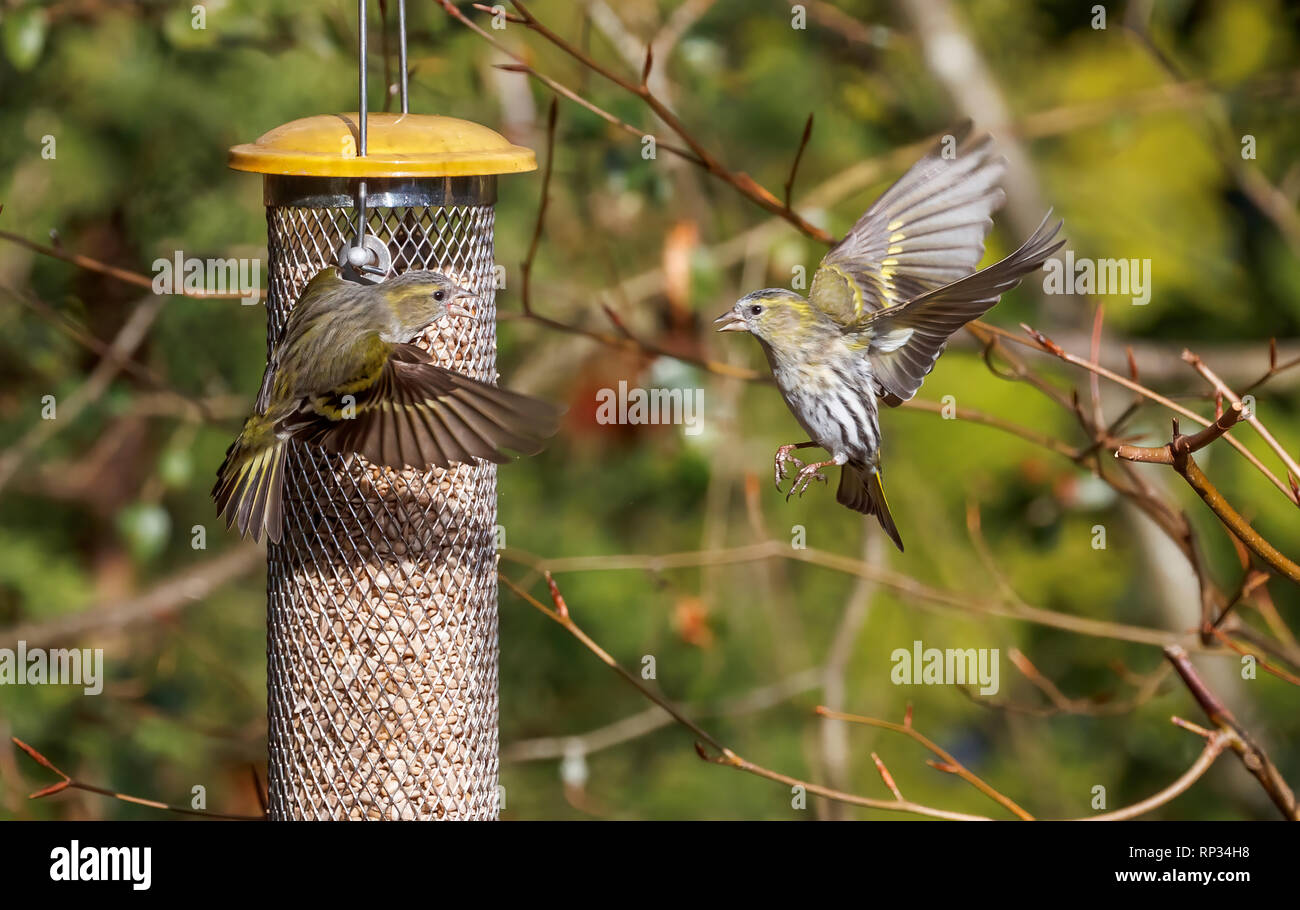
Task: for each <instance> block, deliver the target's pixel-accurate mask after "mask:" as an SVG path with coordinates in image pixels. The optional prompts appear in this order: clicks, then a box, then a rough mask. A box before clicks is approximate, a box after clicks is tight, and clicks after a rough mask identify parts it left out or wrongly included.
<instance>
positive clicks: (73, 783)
mask: <svg viewBox="0 0 1300 910" xmlns="http://www.w3.org/2000/svg"><path fill="white" fill-rule="evenodd" d="M12 739H13V743H14V745H15V746H17V747H18V748H19V749H22V750H23V751H24V752H26V753H27V755H28V756H29V757H30V758H31V759H32V760H33V761H34V762H36V763H37V764H39V765H41V766H42V767H44V768H48V769H49V770H50V771H53V772H54V773H55V774H57V775H58V776H59V777H61V778H62V780H60V781H59V782H58V783H55V784H50V785H49V786H48V787H43V788H41V789H40V790H37V791H36V792H35V793H33V794H31V795H30V796H28V797H27V798H28V799H42V798H44V797H46V796H53V795H54V794H55V793H60V792H62V791H63V790H84V791H85V792H87V793H98V794H99V795H101V796H111V797H112V798H113V799H117V800H121V801H122V802H124V803H135V804H136V805H137V806H148V807H149V808H151V809H163V810H166V811H167V812H175V813H177V814H178V815H201V816H203V817H204V818H215V819H221V820H224V821H241V822H260V821H265V820H266V817H265V816H263V815H226V814H224V813H221V812H209V811H208V810H206V809H191V808H189V807H188V806H173V805H169V804H168V803H164V802H159V801H158V800H156V799H144V798H143V797H139V796H130V795H129V794H126V793H118V792H117V791H115V790H109V789H107V788H105V787H97V786H95V785H94V784H88V783H86V782H85V781H80V780H77V779H76V778H74V777H72V776H71V775H69V774H66V773H65V772H63V771H62V770H60V769H59V767H58V766H57V765H55V764H54V762H52V761H50V760H49V759H48V758H46V757H45V756H44V755H42V754H41V753H39V752H37V751H36V750H35V749H33V748H32V747H31V746H29V745H27V743H25V742H23V741H22V740H21V739H19V738H18V737H16V736H15V737H12Z"/></svg>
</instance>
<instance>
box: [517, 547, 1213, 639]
mask: <svg viewBox="0 0 1300 910" xmlns="http://www.w3.org/2000/svg"><path fill="white" fill-rule="evenodd" d="M502 557H503V558H504V559H508V560H512V561H515V562H519V563H522V564H524V565H527V566H530V567H532V568H534V569H538V570H543V569H544V570H547V571H550V572H553V573H560V572H580V571H590V570H594V569H618V570H629V569H636V570H642V571H649V572H662V571H666V570H668V569H676V568H688V567H695V566H716V565H725V564H728V563H747V562H759V561H761V560H765V559H774V558H775V559H790V560H794V561H797V562H805V563H810V564H812V565H817V566H821V567H823V568H827V569H832V570H834V571H837V572H843V573H845V574H848V575H856V576H858V577H861V578H867V579H871V580H873V581H876V582H878V583H879V584H881V585H882V586H883V587H886V588H889V589H891V590H893V591H897V592H900V593H902V594H905V595H907V598H906V599H907V600H908V601H926V602H930V603H934V604H937V605H939V606H941V607H946V608H948V609H957V610H962V611H964V612H968V613H974V614H976V615H987V616H999V617H1003V618H1006V619H1016V620H1022V621H1025V622H1032V623H1037V624H1039V625H1044V626H1052V627H1054V628H1058V629H1065V630H1067V631H1070V632H1074V633H1076V634H1079V635H1090V636H1095V637H1098V638H1111V639H1115V640H1118V641H1130V642H1134V643H1137V644H1144V645H1154V646H1157V647H1164V646H1165V645H1168V644H1172V643H1175V642H1178V643H1184V644H1186V645H1188V646H1191V647H1196V646H1195V645H1194V643H1193V641H1194V639H1193V637H1191V636H1188V635H1186V634H1184V633H1176V632H1168V631H1164V630H1161V629H1153V628H1147V627H1143V626H1131V625H1127V624H1124V623H1115V622H1109V621H1106V620H1099V619H1092V618H1090V617H1086V616H1073V615H1071V614H1068V613H1059V612H1056V611H1054V610H1047V609H1043V608H1042V607H1033V606H1020V605H1016V604H1004V603H999V602H989V601H985V600H983V599H981V598H979V597H974V596H970V595H967V594H965V593H962V592H957V591H944V590H941V589H939V588H933V587H930V586H929V585H926V584H924V583H923V582H920V581H917V580H916V579H914V578H912V577H911V576H909V575H904V574H902V573H900V572H894V571H890V570H889V569H884V568H878V567H872V566H869V565H867V564H865V563H863V562H862V561H861V560H859V559H855V558H853V557H851V556H842V555H840V554H838V553H831V552H828V551H825V550H819V549H816V548H812V547H809V548H807V549H801V550H796V549H793V548H791V546H790V544H789V541H781V540H768V541H763V542H761V543H757V544H751V545H748V546H740V547H729V548H722V549H716V550H707V551H689V552H680V553H665V554H659V555H653V554H651V555H646V554H640V553H633V554H623V555H602V556H575V557H571V558H565V559H542V558H540V557H537V556H533V555H532V554H527V553H524V552H522V551H519V550H504V551H502ZM913 605H914V606H916V607H918V608H921V607H922V605H921V604H920V603H914V604H913Z"/></svg>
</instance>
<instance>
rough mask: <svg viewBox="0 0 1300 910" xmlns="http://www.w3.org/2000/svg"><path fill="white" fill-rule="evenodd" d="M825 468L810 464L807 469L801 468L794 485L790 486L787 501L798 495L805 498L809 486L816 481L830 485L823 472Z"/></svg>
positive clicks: (786, 496) (786, 495)
mask: <svg viewBox="0 0 1300 910" xmlns="http://www.w3.org/2000/svg"><path fill="white" fill-rule="evenodd" d="M823 467H824V465H820V464H810V465H808V466H807V467H804V468H801V469H800V470H799V473H798V475H797V476H796V477H795V479H794V483H793V484H791V486H790V492H789V493H786V494H785V501H786V502H789V501H790V497H791V496H794V495H796V494H797V495H799V496H803V494H804V491H805V490H807V489H808V487H809V485H810V484H811V483H812V482H813V481H814V480H820V481H821V482H822V483H828V482H829V481H828V480H827V478H826V475H825V474H823V473H822V472H821V469H822V468H823Z"/></svg>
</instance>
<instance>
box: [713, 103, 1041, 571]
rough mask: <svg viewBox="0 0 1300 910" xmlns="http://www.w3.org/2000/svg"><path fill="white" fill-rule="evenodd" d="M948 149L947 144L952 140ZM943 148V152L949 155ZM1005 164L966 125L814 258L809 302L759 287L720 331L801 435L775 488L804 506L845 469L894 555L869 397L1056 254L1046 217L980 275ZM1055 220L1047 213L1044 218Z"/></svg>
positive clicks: (779, 462)
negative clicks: (766, 375)
mask: <svg viewBox="0 0 1300 910" xmlns="http://www.w3.org/2000/svg"><path fill="white" fill-rule="evenodd" d="M954 140H955V141H954ZM945 151H946V152H947V154H945ZM1005 167H1006V162H1005V161H1004V160H1003V159H1002V158H1000V157H997V156H995V155H994V154H993V149H992V143H991V140H989V139H988V138H987V137H984V138H982V139H978V140H975V139H972V138H971V135H970V124H969V123H968V124H965V125H964V126H963V127H962V128H961V129H959V130H958V131H957V132H956V133H955V134H954V136H953V137H952V139H950V140H949V141H948V142H947V143H945V142H940V143H939V144H938V145H937V146H936V147H935V148H934V149H932V150H931V151H930V153H929V154H928V155H926V156H925V157H924V158H922V159H921V160H920V161H918V162H917V163H916V164H914V165H913V166H912V168H911V169H910V170H909V171H908V172H907V173H906V174H904V175H903V176H902V177H900V178H899V180H898V182H896V183H895V184H894V185H893V186H891V187H890V188H889V189H888V190H886V191H885V193H884V195H882V196H881V197H880V198H879V199H877V200H876V202H875V204H874V205H872V206H871V208H870V209H868V210H867V213H866V214H865V215H863V216H862V217H861V218H860V219H859V220H858V223H857V224H855V225H854V226H853V229H852V230H850V231H849V233H848V235H847V236H846V237H845V238H844V239H843V240H842V241H840V243H839V244H837V245H836V246H835V247H834V248H833V249H832V250H831V251H830V252H829V253H827V254H826V256H825V258H824V259H822V261H821V265H820V266H819V267H818V269H817V272H816V274H815V275H814V276H813V282H812V287H811V288H810V289H809V292H808V299H806V300H805V299H804V298H803V297H801V296H800V295H798V294H796V293H794V292H792V291H787V290H784V289H783V288H768V289H766V290H762V291H755V292H754V293H752V294H748V295H746V296H744V297H742V298H741V299H740V300H739V301H737V302H736V304H735V306H734V307H732V308H731V309H730V310H728V311H727V312H726V313H724V314H722V315H721V316H719V317H718V318H717V319H716V320H715V322H716V323H717V324H718V326H719V328H718V331H719V332H749V333H750V334H752V335H753V336H754V337H755V338H757V339H758V342H759V344H760V345H761V346H762V348H763V352H764V353H765V354H766V355H767V360H768V363H769V365H770V366H771V368H772V374H773V376H774V378H775V379H776V384H777V387H778V388H779V389H780V390H781V395H782V396H783V397H784V398H785V403H786V404H787V405H788V406H789V408H790V410H791V412H792V413H793V414H794V416H795V419H796V420H798V421H799V424H800V425H801V426H802V427H803V428H804V430H805V431H806V432H807V434H808V436H809V441H808V442H797V443H792V444H790V445H784V446H781V447H780V448H779V449H777V452H776V458H775V461H774V464H773V472H774V474H775V480H776V485H777V489H778V490H779V489H780V488H781V482H782V481H783V480H785V479H786V477H787V476H788V475H789V472H790V470H791V468H790V465H791V464H793V465H795V466H797V468H798V473H797V474H796V475H795V478H794V482H793V483H792V484H791V486H790V491H789V492H788V493H787V494H786V499H787V500H788V499H789V498H790V496H791V495H793V494H795V493H798V494H799V495H800V496H802V495H803V492H804V491H805V490H806V489H807V488H808V485H809V484H810V483H811V482H812V481H813V480H820V481H823V482H825V481H826V476H825V475H824V474H822V473H821V469H822V468H825V467H830V466H832V465H840V466H841V469H840V486H839V491H838V493H837V494H836V499H837V500H838V501H839V502H840V503H842V504H843V505H846V506H848V507H849V508H850V509H855V510H856V511H858V512H862V513H864V514H867V515H874V516H875V517H876V519H877V520H878V521H879V522H880V526H881V527H882V528H884V530H885V533H886V534H888V535H889V537H890V539H892V540H893V541H894V544H895V545H896V546H897V547H898V549H899V550H900V551H901V550H902V549H903V539H902V537H901V536H900V535H899V533H898V527H897V526H896V525H895V524H894V518H893V516H892V515H891V514H890V512H889V504H888V503H887V502H886V501H885V491H884V487H883V486H882V485H881V480H880V424H879V408H878V406H877V404H876V399H877V398H878V399H880V400H881V401H883V402H884V403H885V404H887V405H889V406H891V407H894V406H897V405H899V404H901V403H903V402H904V401H907V400H908V399H910V398H911V397H912V396H913V395H915V394H916V390H917V389H918V388H920V386H921V381H922V380H923V379H924V378H925V376H926V374H927V373H929V372H930V370H931V369H933V368H934V364H935V361H936V360H937V359H938V358H939V355H940V354H942V353H943V349H944V345H945V344H946V342H947V341H948V338H949V336H950V335H952V334H953V333H954V332H956V331H957V330H958V329H960V328H961V327H962V326H964V325H965V324H966V323H967V322H969V321H970V320H972V319H977V318H978V317H980V316H982V315H984V313H985V312H987V311H988V310H989V308H991V307H992V306H993V305H994V304H995V303H997V302H998V300H999V298H1000V297H1001V296H1002V295H1003V294H1004V293H1006V292H1007V291H1009V290H1011V289H1012V288H1014V287H1015V286H1016V285H1018V284H1019V283H1020V279H1021V278H1023V277H1024V276H1025V275H1027V274H1029V273H1030V272H1032V271H1034V270H1035V269H1037V268H1039V267H1040V266H1041V265H1042V264H1043V262H1044V261H1045V260H1046V259H1047V257H1048V256H1050V255H1051V254H1052V253H1054V252H1055V251H1056V250H1058V249H1059V248H1060V247H1061V246H1062V245H1063V244H1064V242H1065V241H1064V240H1058V241H1055V242H1053V238H1055V236H1056V234H1057V232H1058V231H1059V230H1060V228H1061V224H1060V222H1057V224H1056V225H1055V226H1054V227H1052V228H1050V229H1049V228H1048V226H1047V218H1044V219H1043V223H1042V224H1041V225H1039V227H1038V230H1036V231H1035V232H1034V234H1033V236H1031V237H1030V238H1029V239H1028V240H1026V241H1025V242H1024V244H1023V245H1021V247H1020V249H1018V250H1016V251H1015V252H1014V253H1012V254H1011V255H1010V256H1008V257H1006V258H1005V259H1003V260H1001V261H999V262H996V263H994V264H993V265H991V266H989V267H988V268H985V269H981V270H980V271H978V272H977V271H975V266H976V264H977V263H978V262H979V260H980V257H981V256H983V255H984V238H985V236H986V235H987V234H988V231H989V228H990V227H991V226H992V224H993V221H992V217H991V216H992V214H993V212H994V211H995V210H997V208H998V207H999V206H1001V204H1002V202H1003V200H1004V198H1005V194H1004V193H1003V191H1002V188H1001V186H1000V182H1001V178H1002V173H1003V170H1004V169H1005ZM1050 216H1051V213H1050V212H1049V213H1048V217H1050ZM810 446H817V447H819V448H822V449H825V450H826V451H827V452H828V453H830V455H831V457H830V459H828V460H826V461H818V462H813V463H812V464H808V465H805V464H804V463H803V462H801V461H799V459H797V458H795V457H793V456H792V455H791V454H790V453H791V452H792V451H793V450H795V449H803V448H808V447H810Z"/></svg>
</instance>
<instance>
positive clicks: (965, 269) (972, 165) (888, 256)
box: [808, 121, 1006, 326]
mask: <svg viewBox="0 0 1300 910" xmlns="http://www.w3.org/2000/svg"><path fill="white" fill-rule="evenodd" d="M1005 167H1006V162H1005V161H1004V160H1003V159H1002V158H1001V157H999V156H997V155H995V154H994V153H993V145H992V140H990V139H989V138H988V137H987V136H983V137H972V136H971V125H970V122H969V121H967V122H965V123H963V124H962V125H961V126H960V127H958V128H957V129H956V130H955V131H953V133H952V134H951V135H949V136H945V137H943V138H942V139H940V141H939V142H938V143H937V144H936V145H935V146H934V148H932V149H931V150H930V152H929V154H927V155H926V156H925V157H924V158H922V159H921V160H920V161H918V162H917V163H916V164H914V165H912V167H911V169H910V170H908V172H907V173H905V174H904V175H903V176H902V177H900V178H899V179H898V181H897V182H896V183H894V185H893V186H891V187H890V188H889V189H888V190H886V191H885V192H884V194H883V195H882V196H881V197H880V198H879V199H877V200H876V202H875V204H873V205H872V206H871V208H870V209H868V210H867V213H866V214H865V215H863V216H862V217H861V218H860V219H858V223H857V224H855V225H853V228H852V230H850V231H849V233H848V234H847V235H846V236H845V238H844V239H843V240H841V241H840V242H839V244H837V245H836V246H835V247H834V248H833V249H832V250H831V251H830V252H829V253H827V254H826V256H825V258H823V259H822V262H821V266H820V267H819V268H818V269H817V273H816V274H815V275H814V276H813V282H812V287H811V288H810V289H809V294H808V298H809V300H811V301H812V303H813V305H814V306H816V307H817V308H819V309H820V310H822V311H823V312H824V313H826V314H827V315H828V316H830V317H831V318H832V319H834V320H835V321H836V322H838V323H839V324H840V325H846V326H847V325H854V324H856V323H858V322H860V321H861V320H863V319H865V318H867V317H869V316H870V315H871V314H872V313H873V312H875V311H876V310H879V309H882V308H886V307H890V306H895V305H897V304H900V303H903V302H904V301H907V300H911V299H912V298H913V297H918V296H920V295H921V294H924V293H925V292H927V291H932V290H934V289H935V288H939V287H943V286H944V285H947V284H951V283H952V282H954V281H956V280H958V279H959V278H964V277H965V276H967V275H969V274H971V273H972V272H974V271H975V266H976V265H977V264H978V263H979V261H980V257H982V256H983V255H984V238H985V237H986V236H987V235H988V232H989V228H990V227H991V226H992V224H993V220H992V215H993V212H994V211H996V210H997V209H998V207H999V206H1001V205H1002V202H1003V199H1004V198H1005V194H1004V193H1003V192H1002V188H1001V186H1000V185H999V184H1000V182H1001V179H1002V173H1003V170H1004V169H1005Z"/></svg>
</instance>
